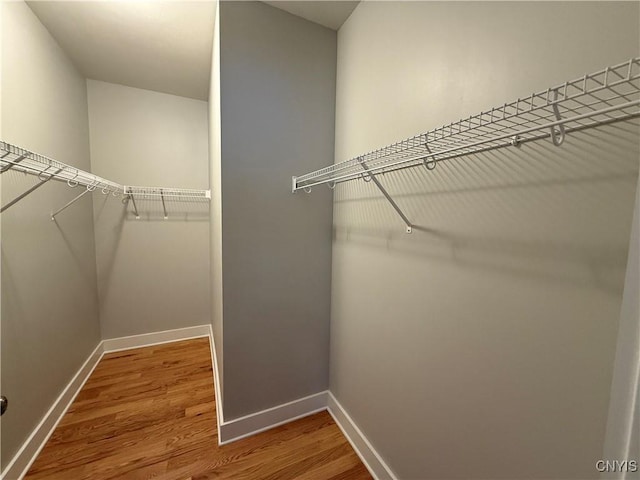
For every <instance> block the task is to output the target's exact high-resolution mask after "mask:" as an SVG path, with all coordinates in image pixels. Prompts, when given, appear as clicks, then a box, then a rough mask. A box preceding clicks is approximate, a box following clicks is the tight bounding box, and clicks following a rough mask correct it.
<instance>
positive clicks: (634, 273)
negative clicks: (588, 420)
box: [602, 179, 640, 480]
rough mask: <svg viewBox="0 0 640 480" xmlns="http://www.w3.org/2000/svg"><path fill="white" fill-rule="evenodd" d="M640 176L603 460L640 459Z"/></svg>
mask: <svg viewBox="0 0 640 480" xmlns="http://www.w3.org/2000/svg"><path fill="white" fill-rule="evenodd" d="M639 439H640V179H639V181H638V187H636V206H635V211H634V215H633V226H632V228H631V239H630V241H629V258H628V260H627V273H626V277H625V282H624V295H623V300H622V308H621V310H620V328H619V330H618V346H617V348H616V361H615V367H614V373H613V381H612V386H611V400H610V402H609V418H608V421H607V435H606V440H605V444H604V454H603V456H602V458H603V459H607V460H636V462H638V461H639V458H640V442H639V441H638V440H639ZM603 478H611V479H613V478H615V479H621V480H623V479H624V480H627V479H628V480H631V479H633V478H636V479H637V478H640V466H639V467H638V470H637V471H636V472H626V471H621V472H608V474H607V475H603Z"/></svg>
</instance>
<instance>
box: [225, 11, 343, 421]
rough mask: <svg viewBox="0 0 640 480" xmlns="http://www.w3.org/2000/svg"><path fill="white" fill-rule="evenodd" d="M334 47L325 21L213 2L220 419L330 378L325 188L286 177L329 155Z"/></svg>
mask: <svg viewBox="0 0 640 480" xmlns="http://www.w3.org/2000/svg"><path fill="white" fill-rule="evenodd" d="M335 55H336V33H335V32H333V31H331V30H329V29H326V28H324V27H320V26H318V25H316V24H313V23H310V22H308V21H306V20H303V19H300V18H298V17H294V16H293V15H290V14H288V13H285V12H283V11H281V10H278V9H275V8H273V7H270V6H267V5H265V4H262V3H259V2H222V3H221V4H220V59H221V61H220V73H221V95H222V97H221V115H222V116H221V128H222V273H223V282H224V292H223V295H224V301H223V309H224V408H225V419H227V420H230V419H233V418H236V417H239V416H242V415H245V414H248V413H251V412H255V411H258V410H262V409H264V408H268V407H272V406H274V405H278V404H281V403H284V402H287V401H290V400H293V399H296V398H300V397H303V396H306V395H310V394H313V393H316V392H319V391H322V390H325V389H326V387H327V383H328V353H329V343H328V342H329V321H328V319H329V308H330V307H329V305H330V300H329V293H330V268H331V193H330V191H329V190H328V189H327V188H325V189H318V191H317V192H314V194H313V195H304V194H296V195H292V194H291V191H290V188H291V187H290V183H291V176H292V175H300V174H302V173H304V172H305V171H310V170H315V169H317V168H320V167H322V166H325V165H328V164H330V163H331V162H332V158H333V139H334V99H335V60H336V57H335Z"/></svg>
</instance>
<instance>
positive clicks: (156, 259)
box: [87, 80, 211, 338]
mask: <svg viewBox="0 0 640 480" xmlns="http://www.w3.org/2000/svg"><path fill="white" fill-rule="evenodd" d="M87 86H88V92H89V123H90V129H91V166H92V172H93V173H95V174H97V175H100V176H103V177H105V178H109V179H112V180H114V181H116V182H120V183H127V184H132V185H145V186H171V187H181V188H196V189H207V188H209V185H208V177H209V175H208V174H209V170H208V148H209V146H208V122H207V102H203V101H200V100H193V99H188V98H183V97H177V96H174V95H168V94H164V93H157V92H151V91H148V90H141V89H137V88H131V87H124V86H121V85H114V84H110V83H104V82H98V81H95V80H87ZM136 202H137V206H138V211H139V213H140V217H141V218H140V219H139V220H136V219H135V215H134V214H133V213H132V211H133V209H132V207H131V206H129V207H126V206H125V205H123V204H122V202H121V201H120V199H118V198H115V197H113V196H111V197H106V196H104V195H100V196H99V197H97V198H96V201H95V202H94V222H95V238H96V253H97V259H96V263H97V268H98V292H99V295H100V323H101V328H102V336H103V338H114V337H121V336H126V335H135V334H141V333H148V332H156V331H161V330H170V329H174V328H181V327H187V326H192V325H204V324H208V323H209V322H210V316H211V315H210V302H209V294H210V287H209V205H208V203H207V202H184V201H182V202H179V201H176V200H167V203H166V205H167V210H168V217H169V218H168V219H166V220H165V219H164V218H163V210H162V204H161V202H160V201H159V200H144V199H140V198H138V199H137V200H136Z"/></svg>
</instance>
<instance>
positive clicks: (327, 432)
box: [25, 338, 371, 480]
mask: <svg viewBox="0 0 640 480" xmlns="http://www.w3.org/2000/svg"><path fill="white" fill-rule="evenodd" d="M150 478H153V479H157V480H206V479H213V478H215V479H219V480H222V479H234V480H235V479H248V480H254V479H256V480H257V479H260V480H268V479H272V480H287V479H291V480H293V479H299V480H325V479H326V480H329V479H331V480H361V479H370V478H371V476H370V475H369V472H368V471H367V469H366V468H365V466H364V465H363V464H362V462H361V461H360V459H359V458H358V456H357V455H356V454H355V452H354V451H353V449H352V448H351V446H350V445H349V443H348V442H347V440H346V439H345V438H344V436H343V435H342V433H341V431H340V429H339V428H338V427H337V425H336V424H335V422H334V421H333V419H332V418H331V416H330V415H329V414H328V413H327V412H320V413H317V414H315V415H311V416H309V417H306V418H303V419H300V420H296V421H295V422H291V423H288V424H285V425H281V426H280V427H277V428H274V429H272V430H269V431H266V432H262V433H260V434H257V435H254V436H252V437H248V438H246V439H243V440H240V441H237V442H233V443H231V444H228V445H223V446H219V445H218V433H217V425H216V398H215V393H214V389H213V371H212V368H211V352H210V346H209V340H208V339H207V338H200V339H194V340H187V341H182V342H173V343H167V344H163V345H155V346H152V347H146V348H139V349H132V350H126V351H123V352H114V353H110V354H107V355H105V356H104V357H103V359H102V360H101V362H100V363H99V364H98V365H97V367H96V368H95V370H94V372H93V373H92V375H91V377H90V378H89V379H88V380H87V382H86V383H85V385H84V387H83V389H82V391H81V392H80V393H79V394H78V396H77V397H76V399H75V401H74V402H73V404H72V405H71V407H70V408H69V410H68V412H67V414H66V415H65V416H64V417H63V419H62V420H61V422H60V423H59V425H58V427H57V428H56V430H55V431H54V433H53V435H52V436H51V438H50V439H49V441H48V442H47V444H46V445H45V448H44V449H43V450H42V452H41V453H40V455H39V456H38V458H37V459H36V461H35V462H34V464H33V465H32V466H31V468H30V469H29V472H28V473H27V476H26V477H25V479H26V480H53V479H55V480H85V479H86V480H116V479H130V480H142V479H150Z"/></svg>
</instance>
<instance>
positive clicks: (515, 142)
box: [511, 135, 522, 148]
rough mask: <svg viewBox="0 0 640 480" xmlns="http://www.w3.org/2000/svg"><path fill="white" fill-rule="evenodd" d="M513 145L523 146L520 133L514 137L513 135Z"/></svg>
mask: <svg viewBox="0 0 640 480" xmlns="http://www.w3.org/2000/svg"><path fill="white" fill-rule="evenodd" d="M511 145H513V146H514V147H516V148H520V147H521V146H522V139H521V138H520V136H519V135H514V136H513V137H511Z"/></svg>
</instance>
